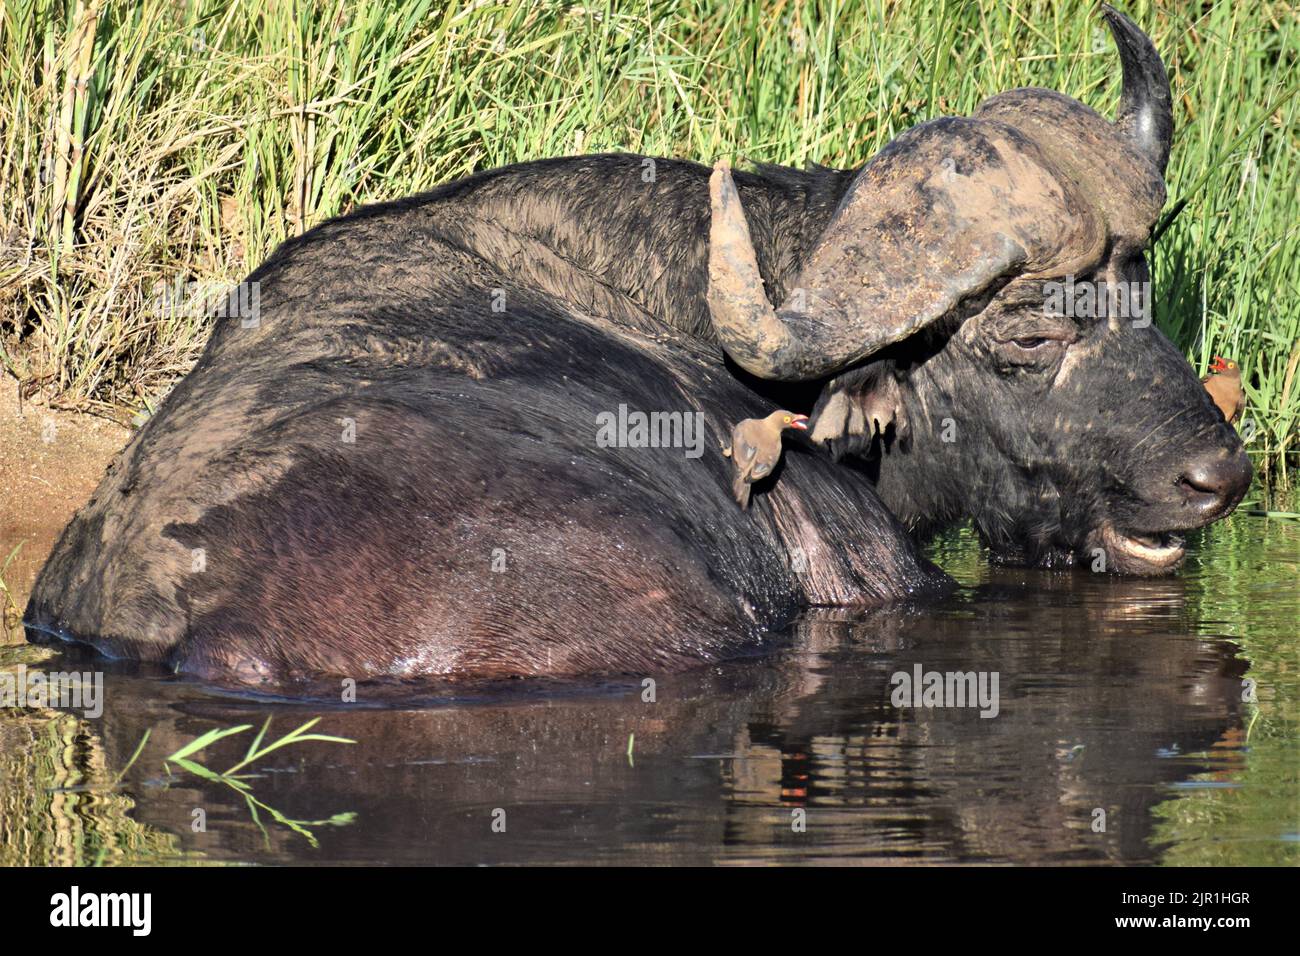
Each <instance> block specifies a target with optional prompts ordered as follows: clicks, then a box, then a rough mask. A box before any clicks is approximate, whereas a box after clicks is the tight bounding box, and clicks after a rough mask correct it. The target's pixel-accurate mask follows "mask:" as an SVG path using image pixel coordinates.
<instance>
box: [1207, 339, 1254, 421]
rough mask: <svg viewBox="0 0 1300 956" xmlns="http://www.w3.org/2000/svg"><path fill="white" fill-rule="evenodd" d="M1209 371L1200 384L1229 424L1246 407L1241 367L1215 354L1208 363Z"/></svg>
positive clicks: (1239, 415)
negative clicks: (1209, 373)
mask: <svg viewBox="0 0 1300 956" xmlns="http://www.w3.org/2000/svg"><path fill="white" fill-rule="evenodd" d="M1210 371H1211V372H1212V373H1213V374H1211V375H1207V376H1205V378H1203V379H1201V384H1202V385H1204V386H1205V390H1206V391H1207V392H1209V393H1210V398H1212V399H1214V404H1215V405H1218V406H1219V411H1221V412H1223V417H1224V418H1226V419H1227V420H1228V424H1229V425H1231V424H1232V423H1233V422H1235V421H1236V420H1237V419H1238V418H1240V417H1241V413H1242V411H1244V410H1245V408H1246V393H1245V392H1243V391H1242V390H1241V369H1240V368H1239V367H1238V366H1237V363H1236V362H1225V361H1224V360H1223V356H1221V355H1216V356H1214V361H1213V362H1211V363H1210Z"/></svg>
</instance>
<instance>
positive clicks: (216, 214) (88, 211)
mask: <svg viewBox="0 0 1300 956" xmlns="http://www.w3.org/2000/svg"><path fill="white" fill-rule="evenodd" d="M1126 8H1127V12H1129V13H1130V15H1131V16H1133V17H1134V18H1135V19H1136V20H1137V21H1138V22H1139V23H1141V24H1142V25H1143V26H1144V28H1146V29H1147V30H1148V31H1149V32H1151V33H1152V34H1153V36H1154V38H1155V40H1156V43H1157V45H1158V46H1159V48H1160V49H1161V50H1162V51H1163V52H1164V54H1165V56H1166V59H1167V61H1168V63H1169V67H1170V73H1171V76H1172V80H1173V86H1174V100H1175V108H1176V121H1177V138H1176V141H1175V145H1174V151H1173V158H1172V161H1171V165H1170V169H1169V173H1168V180H1169V185H1170V189H1169V193H1170V202H1171V206H1170V211H1171V212H1172V211H1174V210H1177V215H1176V216H1174V217H1173V218H1172V219H1170V220H1169V221H1168V223H1167V229H1165V230H1164V232H1163V233H1162V234H1161V236H1160V239H1159V241H1158V243H1156V245H1155V248H1154V253H1153V260H1154V262H1153V264H1154V271H1155V278H1156V282H1157V288H1158V290H1159V297H1158V301H1157V312H1156V317H1157V321H1158V322H1159V323H1160V324H1161V325H1162V327H1164V328H1165V329H1166V330H1167V331H1168V332H1169V333H1170V334H1171V335H1172V336H1173V337H1174V339H1175V340H1176V341H1177V342H1178V343H1179V345H1180V346H1181V347H1182V348H1183V349H1184V350H1185V351H1186V353H1187V355H1188V356H1189V358H1190V359H1191V360H1192V362H1193V363H1194V364H1195V365H1196V366H1197V367H1198V369H1204V368H1205V366H1206V365H1207V364H1208V362H1209V359H1210V358H1211V356H1212V355H1214V354H1216V353H1217V354H1223V355H1226V356H1230V357H1232V358H1235V359H1237V360H1238V361H1240V362H1241V364H1242V366H1243V368H1244V369H1245V370H1246V373H1247V382H1246V389H1247V398H1248V401H1249V408H1248V412H1247V415H1248V417H1249V418H1250V419H1251V420H1252V421H1253V423H1254V433H1253V435H1252V438H1251V442H1250V447H1251V449H1252V451H1253V452H1254V453H1255V455H1256V460H1257V463H1258V464H1259V465H1260V467H1261V469H1262V470H1264V471H1266V472H1268V473H1270V474H1284V473H1285V472H1286V470H1287V468H1288V467H1291V468H1294V466H1295V462H1296V459H1297V452H1298V449H1297V445H1298V442H1297V438H1296V425H1297V419H1298V418H1300V381H1297V379H1300V372H1298V366H1300V197H1298V191H1297V189H1296V187H1295V184H1296V182H1298V181H1300V158H1298V157H1300V137H1298V135H1297V133H1298V132H1300V124H1298V122H1297V110H1300V98H1298V97H1297V95H1296V93H1297V88H1298V86H1297V85H1298V84H1300V69H1298V67H1297V59H1298V57H1300V53H1298V52H1297V51H1298V50H1300V16H1298V13H1297V6H1296V5H1295V4H1294V3H1293V2H1289V0H1288V2H1270V0H1260V2H1256V3H1250V4H1241V3H1231V2H1227V0H1218V2H1210V3H1205V4H1196V5H1193V6H1191V7H1188V6H1186V5H1168V6H1160V7H1157V6H1156V5H1155V4H1153V3H1151V2H1149V0H1137V2H1132V3H1129V4H1127V5H1126ZM1117 74H1118V58H1117V56H1116V54H1115V52H1114V50H1113V48H1112V45H1111V43H1110V39H1109V36H1108V35H1107V34H1106V32H1105V28H1104V26H1103V23H1102V21H1101V19H1100V17H1099V16H1098V15H1097V11H1096V8H1095V5H1094V4H1092V3H1090V2H1089V3H1083V2H1062V0H967V2H955V0H853V2H836V0H824V2H797V0H769V2H765V3H759V2H754V0H747V2H727V3H723V2H717V0H685V2H676V0H673V2H661V0H650V2H638V3H610V2H605V3H601V2H592V3H582V4H579V3H569V2H564V3H561V2H531V3H518V4H511V3H501V2H478V3H461V4H447V3H435V2H432V0H411V2H404V3H398V2H396V0H392V2H389V3H376V2H365V0H360V2H357V0H331V2H326V3H315V2H307V0H247V2H243V3H237V4H236V3H229V2H228V0H227V2H216V0H190V2H177V0H139V2H137V3H134V4H102V3H101V2H100V0H76V2H68V0H6V3H5V4H4V5H3V7H0V216H2V218H0V230H2V231H0V362H3V364H4V366H5V367H6V369H7V370H8V371H9V372H10V374H12V375H14V376H16V377H17V378H18V379H20V380H21V381H22V382H23V383H25V387H26V389H28V390H29V391H30V390H36V389H39V390H42V391H44V392H45V394H46V395H47V397H48V398H49V399H50V400H52V401H53V402H55V403H56V404H60V405H63V406H65V407H75V408H81V409H86V410H97V411H100V412H107V413H110V414H113V415H115V416H116V417H119V418H120V419H122V420H124V421H125V420H130V419H131V418H132V417H133V416H134V414H135V412H136V411H138V410H139V409H141V408H146V407H149V406H150V405H151V404H152V403H154V402H156V401H157V399H158V398H159V396H160V395H162V394H163V393H164V392H165V391H166V389H167V388H168V386H169V385H170V384H171V383H172V382H174V381H175V379H176V378H177V377H178V376H180V375H182V374H184V372H185V371H186V370H187V369H188V368H189V366H190V364H191V363H192V362H193V361H194V359H195V358H196V356H197V354H198V352H199V350H200V349H201V347H202V345H203V343H204V341H205V339H206V334H207V325H206V322H205V321H204V319H203V318H202V317H201V316H199V315H192V314H189V313H188V312H187V311H186V310H176V309H171V310H168V309H162V308H159V307H158V295H157V292H156V290H157V289H158V288H159V287H160V285H163V286H166V287H167V288H174V287H176V286H177V285H180V284H185V283H191V282H193V283H198V284H199V285H200V286H201V287H206V288H214V287H220V286H223V285H226V284H229V283H233V282H236V281H238V280H239V279H241V278H242V277H243V276H244V275H246V274H247V273H248V271H249V270H251V269H252V268H253V267H255V266H256V265H257V264H258V263H259V262H260V261H261V260H262V259H263V258H265V257H266V255H268V254H269V252H270V251H271V250H272V249H274V248H275V246H276V245H277V244H278V243H279V242H281V241H282V240H284V239H285V238H286V237H289V236H292V235H295V234H299V233H301V232H303V231H304V230H306V229H309V228H310V227H311V226H313V225H314V224H316V223H318V222H320V221H322V220H323V219H325V218H328V217H330V216H333V215H337V214H338V213H341V212H345V211H347V210H348V209H350V208H352V207H354V206H356V205H357V204H360V203H365V202H370V201H375V200H380V199H388V198H393V197H396V196H401V195H404V194H408V193H411V192H415V191H418V190H422V189H427V188H429V187H431V186H433V185H435V184H437V183H439V182H443V181H445V180H447V179H450V178H453V177H456V176H460V175H464V174H466V173H469V172H472V171H474V170H477V169H483V168H487V167H491V166H496V165H500V164H504V163H510V162H515V161H519V160H525V159H534V158H538V157H544V156H556V155H564V154H572V153H578V152H594V151H599V150H629V151H635V152H644V153H651V154H657V155H669V156H684V157H692V158H696V159H701V160H706V161H707V160H711V159H713V158H714V157H717V156H719V155H722V154H731V155H733V156H744V157H749V158H753V159H762V160H767V161H774V162H784V163H792V164H802V163H805V162H809V161H817V162H822V163H827V164H832V165H853V164H857V163H860V162H862V161H863V160H865V159H866V158H867V157H869V156H870V155H871V154H872V153H873V152H875V150H877V149H878V148H879V147H880V146H881V145H882V144H883V143H884V142H886V141H887V140H888V139H889V138H891V137H892V136H894V135H896V134H897V133H898V132H900V131H901V130H903V129H905V128H907V127H908V126H911V125H913V124H915V123H917V122H919V121H921V120H924V119H926V118H929V117H931V116H935V115H938V114H943V113H961V112H968V111H970V110H971V109H973V108H974V107H975V106H976V105H977V104H978V103H979V102H980V101H981V100H982V99H983V98H985V97H986V96H988V95H991V94H992V93H995V92H998V91H1000V90H1004V89H1008V88H1011V87H1015V86H1021V85H1037V86H1046V87H1050V88H1053V89H1059V90H1062V91H1064V92H1067V93H1069V94H1071V95H1074V96H1078V97H1080V98H1082V99H1084V100H1085V101H1087V102H1089V103H1091V104H1092V105H1094V106H1096V107H1097V108H1098V109H1101V110H1103V111H1109V110H1111V109H1113V107H1114V104H1115V102H1116V100H1117V96H1118V90H1117V83H1116V77H1117Z"/></svg>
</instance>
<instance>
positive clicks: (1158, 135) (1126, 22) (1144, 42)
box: [1102, 4, 1174, 175]
mask: <svg viewBox="0 0 1300 956" xmlns="http://www.w3.org/2000/svg"><path fill="white" fill-rule="evenodd" d="M1102 12H1103V13H1104V15H1105V17H1106V23H1107V25H1108V26H1109V27H1110V32H1111V34H1112V35H1113V36H1114V37H1115V45H1116V46H1118V47H1119V59H1120V63H1121V64H1122V65H1123V69H1124V85H1123V90H1122V92H1121V93H1120V100H1119V111H1118V112H1117V113H1116V114H1115V125H1116V126H1117V127H1118V128H1119V131H1120V133H1121V134H1122V135H1123V136H1124V138H1125V139H1126V140H1128V142H1129V144H1130V145H1131V146H1132V147H1133V148H1134V149H1136V150H1137V151H1138V152H1139V153H1141V154H1142V155H1143V156H1144V157H1146V158H1147V160H1148V161H1150V162H1151V164H1152V165H1153V166H1155V167H1156V169H1158V170H1160V172H1161V174H1162V175H1163V174H1164V171H1165V165H1166V164H1167V163H1168V162H1169V147H1170V145H1171V143H1172V141H1173V135H1174V116H1173V109H1172V105H1171V100H1170V96H1169V77H1168V76H1167V75H1166V73H1165V65H1164V63H1163V62H1162V61H1161V59H1160V54H1159V53H1157V52H1156V48H1155V45H1154V44H1152V42H1151V40H1150V38H1149V37H1147V35H1146V34H1145V33H1143V32H1142V31H1141V30H1140V29H1138V27H1137V25H1136V24H1135V23H1134V22H1133V21H1132V20H1130V19H1129V18H1128V17H1126V16H1124V14H1122V13H1120V12H1119V11H1118V10H1116V9H1115V8H1114V7H1112V6H1110V5H1109V4H1104V5H1103V6H1102Z"/></svg>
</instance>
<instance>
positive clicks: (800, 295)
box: [708, 117, 1078, 381]
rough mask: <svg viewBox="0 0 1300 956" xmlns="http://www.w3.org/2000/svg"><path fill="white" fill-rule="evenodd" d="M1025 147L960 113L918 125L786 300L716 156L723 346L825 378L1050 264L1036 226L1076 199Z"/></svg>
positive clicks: (790, 375) (1068, 227) (1052, 222)
mask: <svg viewBox="0 0 1300 956" xmlns="http://www.w3.org/2000/svg"><path fill="white" fill-rule="evenodd" d="M1028 148H1029V147H1027V146H1026V144H1025V143H1024V142H1023V141H1018V142H1012V141H1010V140H1009V139H1008V138H1007V134H1006V131H1005V128H1004V127H1001V126H997V125H995V124H989V123H986V122H983V121H980V120H975V119H969V118H964V117H957V118H952V117H949V118H943V119H937V120H931V121H930V122H928V123H923V124H921V125H920V126H916V127H913V128H912V129H910V130H908V131H907V132H906V133H904V134H902V135H901V136H899V137H898V138H897V139H896V140H894V141H893V142H892V143H890V144H889V145H888V146H886V147H885V148H884V149H883V150H881V152H880V153H878V154H877V155H876V157H875V158H874V159H873V160H872V161H871V162H870V163H868V164H867V165H866V166H865V167H863V168H862V170H861V171H860V172H859V173H858V174H857V176H856V177H855V178H854V180H853V183H852V184H851V185H850V187H849V189H848V191H847V192H846V193H845V195H844V198H843V199H842V200H841V201H840V204H839V206H838V207H837V208H836V210H835V212H834V214H833V215H832V216H831V219H830V223H829V224H828V225H827V227H826V229H825V230H824V231H823V233H822V235H821V237H820V238H819V239H818V240H817V242H816V244H815V245H814V246H813V249H812V251H811V253H810V254H809V256H808V258H807V261H806V262H805V264H804V266H803V268H802V269H801V270H800V272H799V274H798V275H797V276H796V277H795V278H794V279H793V281H792V282H790V283H789V289H788V290H787V293H786V296H785V299H784V301H783V303H782V304H781V306H780V307H779V308H773V306H772V303H771V302H770V301H769V300H768V297H767V294H766V293H765V292H764V290H763V279H762V276H761V275H760V273H759V268H758V263H757V258H756V256H755V253H754V247H753V245H752V243H751V240H750V233H749V226H748V223H747V221H746V218H745V213H744V210H743V208H742V206H741V199H740V193H739V192H738V191H737V187H736V182H735V180H734V179H733V177H732V174H731V170H730V169H729V168H728V167H727V164H726V162H725V161H723V162H720V163H719V164H718V165H717V166H715V167H714V171H713V176H712V178H711V179H710V181H709V192H710V202H711V206H712V222H711V224H710V231H709V287H708V305H709V312H710V315H711V317H712V319H713V327H714V331H715V332H716V333H717V336H718V340H719V342H720V344H721V345H722V347H723V349H724V350H725V351H726V352H727V354H728V355H730V356H731V358H732V359H733V360H734V361H735V362H736V363H737V364H738V365H740V366H741V367H742V368H744V369H745V370H746V371H748V372H750V373H752V374H754V375H757V376H759V377H760V378H766V379H775V380H780V381H806V380H811V379H817V378H822V377H824V376H826V375H830V374H833V373H836V372H838V371H840V370H842V369H844V368H847V367H848V366H850V365H853V364H854V363H856V362H858V361H861V360H862V359H864V358H866V357H867V356H870V355H872V354H873V353H875V352H877V351H879V350H880V349H881V348H884V347H885V346H886V345H889V344H891V343H894V342H899V341H901V340H903V339H905V338H907V337H908V336H910V335H911V334H912V333H913V332H915V331H917V330H918V329H920V328H922V327H923V326H925V325H927V324H929V323H931V322H934V321H936V320H937V319H940V318H941V317H943V316H945V315H947V314H949V313H951V312H954V310H960V308H962V307H964V306H965V305H966V304H967V303H974V302H978V301H979V300H980V298H981V297H982V296H983V295H984V294H985V293H986V292H987V293H990V294H991V293H992V292H995V291H996V288H997V287H1000V284H1001V280H1003V279H1004V277H1006V278H1009V277H1010V276H1012V275H1013V274H1015V273H1018V272H1020V271H1022V270H1023V269H1025V268H1031V267H1033V266H1035V265H1036V264H1037V265H1041V264H1042V263H1043V262H1044V261H1046V260H1047V259H1048V258H1050V255H1051V254H1053V253H1054V252H1055V251H1056V246H1055V245H1053V246H1052V248H1051V249H1050V250H1046V249H1043V248H1040V241H1039V240H1038V239H1037V237H1039V236H1056V237H1061V236H1068V235H1070V234H1071V233H1072V231H1073V230H1074V229H1075V228H1076V225H1075V224H1074V223H1072V222H1071V221H1069V220H1068V218H1066V216H1067V212H1068V213H1069V214H1072V215H1075V216H1076V218H1077V216H1078V213H1077V210H1073V211H1065V210H1063V209H1062V207H1061V202H1060V194H1059V188H1058V187H1057V185H1056V183H1055V180H1054V178H1053V175H1052V174H1051V173H1050V172H1049V171H1048V170H1046V169H1045V168H1044V167H1043V166H1041V165H1039V164H1038V163H1036V162H1035V161H1034V158H1033V156H1032V155H1031V153H1032V150H1030V152H1029V153H1027V152H1026V149H1028ZM741 182H742V186H743V184H744V180H743V179H742V181H741ZM1012 195H1014V196H1016V197H1017V200H1018V201H1017V202H1016V203H1014V204H1010V203H1008V202H1007V198H1008V197H1009V196H1012ZM1055 217H1059V220H1058V218H1055Z"/></svg>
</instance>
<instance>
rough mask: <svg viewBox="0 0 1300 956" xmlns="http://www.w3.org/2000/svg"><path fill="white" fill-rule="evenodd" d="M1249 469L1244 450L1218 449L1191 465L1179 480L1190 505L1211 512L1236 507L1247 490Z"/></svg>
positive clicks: (1250, 469) (1249, 465) (1250, 472)
mask: <svg viewBox="0 0 1300 956" xmlns="http://www.w3.org/2000/svg"><path fill="white" fill-rule="evenodd" d="M1251 474H1252V468H1251V464H1250V457H1249V456H1248V455H1247V454H1246V452H1245V450H1244V449H1239V450H1238V451H1237V452H1236V453H1233V452H1229V451H1228V450H1227V449H1221V450H1220V451H1218V452H1215V453H1214V454H1211V455H1204V456H1202V457H1201V458H1199V459H1197V460H1196V461H1194V462H1192V463H1191V464H1190V465H1189V466H1188V467H1187V468H1186V469H1185V470H1184V471H1183V474H1182V476H1181V477H1180V478H1179V479H1178V484H1179V486H1180V487H1181V488H1182V489H1183V492H1184V494H1186V495H1187V497H1188V498H1189V499H1191V503H1192V504H1195V505H1197V506H1198V507H1200V508H1202V509H1204V510H1206V511H1210V510H1213V509H1217V508H1221V507H1224V506H1232V505H1235V504H1236V503H1237V502H1238V501H1240V500H1241V498H1242V496H1243V495H1244V494H1245V493H1246V489H1247V488H1249V487H1250V478H1251Z"/></svg>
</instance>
